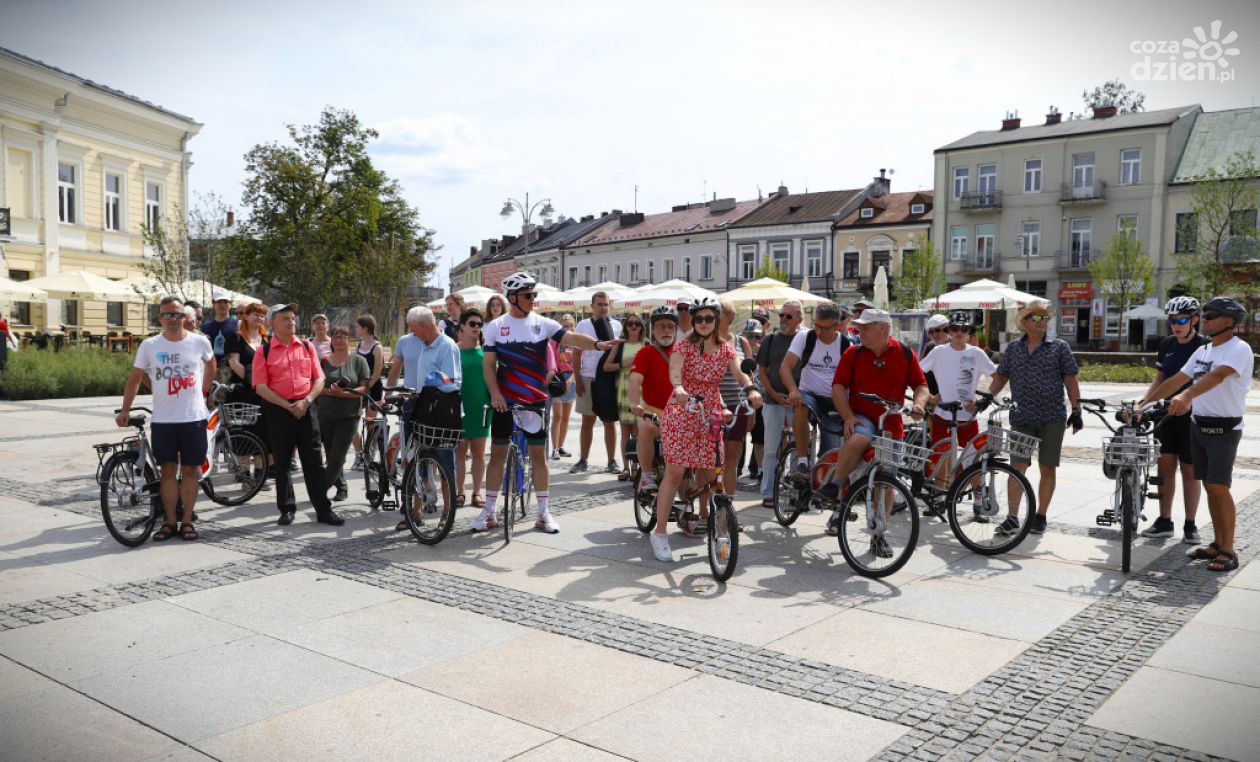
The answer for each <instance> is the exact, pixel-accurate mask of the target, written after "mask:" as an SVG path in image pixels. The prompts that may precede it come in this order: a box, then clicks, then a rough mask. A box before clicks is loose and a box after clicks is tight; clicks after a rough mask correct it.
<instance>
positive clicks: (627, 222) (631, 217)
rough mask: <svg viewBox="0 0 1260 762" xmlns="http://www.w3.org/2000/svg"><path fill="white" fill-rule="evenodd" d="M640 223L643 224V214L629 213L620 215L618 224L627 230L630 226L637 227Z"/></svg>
mask: <svg viewBox="0 0 1260 762" xmlns="http://www.w3.org/2000/svg"><path fill="white" fill-rule="evenodd" d="M640 222H643V212H631V213H630V214H623V215H621V219H620V222H619V223H618V224H619V225H621V227H623V228H628V227H630V226H631V225H638V224H639V223H640Z"/></svg>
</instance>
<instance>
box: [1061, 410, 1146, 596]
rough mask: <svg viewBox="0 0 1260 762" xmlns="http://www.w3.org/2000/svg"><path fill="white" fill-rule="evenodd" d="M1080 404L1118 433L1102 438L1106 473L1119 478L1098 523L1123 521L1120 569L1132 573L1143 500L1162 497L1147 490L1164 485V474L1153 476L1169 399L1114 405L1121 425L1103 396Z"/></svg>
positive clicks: (1114, 478) (1105, 523) (1105, 474)
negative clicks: (1111, 416) (1109, 415)
mask: <svg viewBox="0 0 1260 762" xmlns="http://www.w3.org/2000/svg"><path fill="white" fill-rule="evenodd" d="M1081 407H1082V408H1083V409H1084V410H1088V411H1089V412H1090V413H1092V414H1094V415H1095V416H1097V418H1098V420H1100V421H1102V422H1103V425H1104V426H1106V427H1107V429H1108V430H1110V431H1111V433H1112V434H1114V435H1115V436H1112V437H1104V438H1103V475H1104V476H1106V477H1107V478H1108V479H1113V480H1115V482H1116V488H1115V491H1114V492H1113V493H1112V497H1111V507H1110V508H1108V509H1106V510H1105V511H1103V512H1102V513H1101V514H1099V515H1098V517H1097V518H1096V519H1095V521H1096V523H1097V524H1098V526H1112V525H1114V524H1116V523H1119V524H1120V546H1121V552H1120V569H1121V571H1123V572H1124V573H1125V574H1128V573H1129V569H1130V568H1131V567H1132V560H1133V538H1134V536H1135V535H1136V534H1137V528H1138V525H1139V523H1140V522H1141V521H1142V504H1143V503H1145V502H1146V498H1148V497H1151V498H1155V499H1159V493H1158V492H1156V493H1150V494H1148V493H1147V491H1146V487H1147V485H1148V484H1149V485H1151V486H1155V487H1160V486H1163V483H1164V481H1163V478H1162V477H1160V476H1150V472H1151V469H1153V468H1155V467H1156V466H1157V465H1158V463H1159V445H1158V444H1157V443H1156V442H1155V441H1154V436H1153V434H1154V432H1155V429H1157V428H1159V426H1160V425H1162V423H1163V421H1164V420H1166V419H1165V416H1164V413H1165V411H1166V410H1167V403H1165V402H1164V401H1162V400H1156V401H1154V402H1150V403H1147V404H1146V405H1138V404H1137V402H1136V401H1130V402H1121V403H1119V404H1117V405H1116V406H1115V408H1114V409H1115V410H1116V416H1117V419H1118V420H1120V425H1119V426H1112V425H1111V423H1110V422H1109V421H1108V420H1107V417H1106V415H1104V413H1105V412H1106V410H1107V403H1106V401H1104V400H1100V399H1092V400H1081Z"/></svg>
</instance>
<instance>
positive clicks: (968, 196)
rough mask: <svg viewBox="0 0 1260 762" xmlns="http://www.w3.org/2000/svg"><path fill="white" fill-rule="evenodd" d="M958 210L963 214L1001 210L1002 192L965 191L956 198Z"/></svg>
mask: <svg viewBox="0 0 1260 762" xmlns="http://www.w3.org/2000/svg"><path fill="white" fill-rule="evenodd" d="M958 208H959V209H961V210H962V211H964V212H983V211H988V210H990V209H1001V208H1002V191H1000V190H978V191H967V192H966V193H964V194H962V195H961V196H959V197H958Z"/></svg>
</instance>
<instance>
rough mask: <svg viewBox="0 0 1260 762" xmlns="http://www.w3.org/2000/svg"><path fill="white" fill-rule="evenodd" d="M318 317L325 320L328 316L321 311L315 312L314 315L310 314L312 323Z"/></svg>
mask: <svg viewBox="0 0 1260 762" xmlns="http://www.w3.org/2000/svg"><path fill="white" fill-rule="evenodd" d="M320 318H323V319H325V320H328V316H327V315H325V314H324V313H322V312H316V313H315V314H314V315H312V316H311V322H312V323H314V322H315V321H316V320H319V319H320Z"/></svg>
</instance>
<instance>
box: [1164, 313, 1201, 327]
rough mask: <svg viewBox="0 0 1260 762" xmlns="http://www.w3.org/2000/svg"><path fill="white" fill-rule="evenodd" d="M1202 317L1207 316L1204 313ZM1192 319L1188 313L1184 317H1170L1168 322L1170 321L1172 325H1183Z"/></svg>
mask: <svg viewBox="0 0 1260 762" xmlns="http://www.w3.org/2000/svg"><path fill="white" fill-rule="evenodd" d="M1203 317H1207V315H1204V316H1203ZM1192 319H1193V318H1191V317H1190V316H1189V315H1187V316H1186V317H1170V318H1168V322H1169V323H1172V324H1173V325H1185V324H1186V323H1189V322H1190V321H1191V320H1192Z"/></svg>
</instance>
